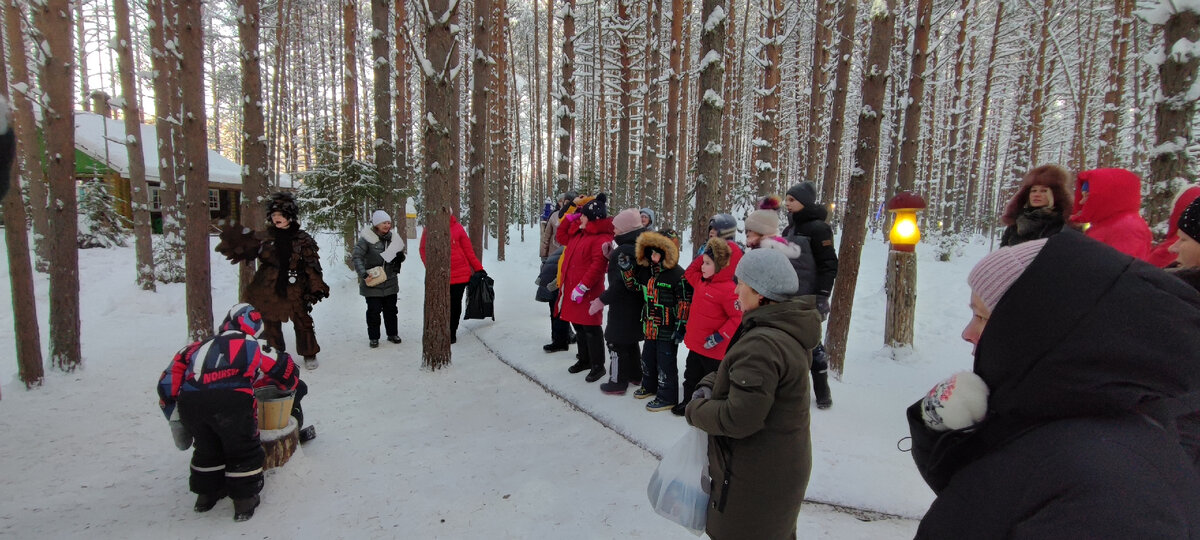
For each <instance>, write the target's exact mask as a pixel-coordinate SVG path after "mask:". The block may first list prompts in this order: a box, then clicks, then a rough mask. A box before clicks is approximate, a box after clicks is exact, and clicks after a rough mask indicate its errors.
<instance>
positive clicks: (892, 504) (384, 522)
mask: <svg viewBox="0 0 1200 540" xmlns="http://www.w3.org/2000/svg"><path fill="white" fill-rule="evenodd" d="M526 234H527V241H526V242H524V243H521V242H519V241H514V243H513V244H512V245H510V246H508V249H507V253H508V260H507V261H506V262H503V263H499V262H496V260H495V258H496V257H495V252H494V246H493V248H492V249H490V250H488V253H486V254H485V258H484V265H485V267H486V268H487V269H488V272H489V274H490V275H491V276H492V277H493V278H495V279H496V293H497V305H496V313H497V320H496V321H495V322H493V321H490V320H488V321H466V322H464V323H463V326H462V328H461V329H460V332H459V342H458V344H457V345H455V346H454V349H453V350H454V359H453V365H452V366H451V367H450V368H448V369H445V370H441V371H438V372H436V373H431V372H428V371H423V370H421V369H420V341H419V340H420V332H421V309H422V308H421V295H422V290H423V284H422V283H423V279H424V269H423V268H422V266H421V264H420V263H419V261H418V259H417V257H416V250H415V247H416V245H415V242H413V243H412V248H413V249H412V252H413V257H412V258H411V259H410V260H409V262H408V263H406V264H405V268H404V272H403V274H402V276H401V314H400V317H401V319H400V324H401V335H402V337H403V338H404V343H403V344H401V345H392V344H389V343H386V342H385V343H383V345H382V346H381V347H380V348H379V349H375V350H371V349H368V348H367V347H366V330H365V323H364V322H363V312H364V303H363V301H362V298H361V297H359V296H358V294H357V286H356V284H355V281H354V276H353V274H352V272H350V271H349V270H347V269H346V268H345V267H344V266H343V265H341V264H340V263H339V262H337V261H338V260H339V259H340V248H339V247H337V246H335V242H337V240H336V238H335V237H334V236H332V235H319V236H318V239H319V241H320V242H321V245H322V246H323V247H324V248H325V249H324V251H323V254H324V255H325V264H326V279H327V281H329V282H330V284H331V286H332V288H333V296H332V298H330V299H328V300H326V301H325V302H322V303H321V304H319V305H318V306H317V308H316V309H315V311H314V317H315V319H316V328H317V332H318V339H319V340H320V342H321V345H322V348H323V351H322V353H321V355H320V359H321V367H320V369H318V370H316V371H311V372H304V373H302V376H303V378H304V379H305V380H306V381H307V382H308V384H309V387H310V395H309V397H308V398H307V399H306V400H305V412H306V418H307V419H309V422H310V423H311V424H313V425H315V426H316V428H317V432H318V438H317V439H316V440H314V441H312V442H310V443H307V444H306V445H304V446H303V447H302V448H301V449H300V450H299V451H298V452H297V453H296V455H295V456H293V458H292V460H291V461H290V462H289V463H288V464H287V465H286V466H285V467H282V468H281V469H276V470H272V471H269V472H268V473H267V482H266V488H265V490H264V492H263V505H262V506H261V507H260V509H259V511H258V513H257V514H256V516H255V517H254V519H252V520H251V521H249V522H246V523H234V522H233V521H232V520H231V519H230V518H231V516H232V505H231V504H230V503H229V502H228V500H225V501H222V502H221V503H220V504H218V505H217V507H216V508H215V509H214V510H213V511H212V512H210V513H208V514H195V513H193V512H192V510H191V505H192V502H193V499H194V496H193V495H192V494H191V493H189V492H188V490H187V472H188V458H189V455H190V453H188V452H180V451H178V450H175V448H174V445H173V444H172V442H171V439H170V434H169V430H168V429H167V426H166V423H165V421H164V420H163V418H162V415H161V413H160V412H159V410H158V407H157V397H156V396H155V393H154V383H155V381H156V380H157V377H158V375H159V373H160V372H161V370H162V369H163V368H164V367H166V365H167V363H168V361H169V360H170V358H171V355H172V354H173V353H174V351H175V350H177V349H178V348H179V347H181V346H182V345H184V344H185V341H186V340H185V337H184V336H185V334H186V332H185V329H186V321H185V320H184V301H183V292H184V291H183V286H182V285H160V286H159V291H158V292H157V293H147V292H143V291H140V290H138V289H137V287H136V285H135V284H134V269H133V262H134V261H133V259H134V257H133V252H132V249H131V248H121V249H113V250H87V251H83V252H81V254H80V275H81V280H82V291H81V305H82V341H83V352H84V364H83V367H82V368H81V369H79V370H77V371H76V372H74V373H70V374H64V373H60V372H53V371H51V372H49V373H48V375H47V378H46V384H45V386H44V387H42V388H39V389H36V390H34V391H25V390H24V387H23V385H22V384H21V383H20V382H19V381H18V380H17V378H16V371H17V366H16V361H15V359H14V358H13V354H12V352H11V351H13V350H14V345H13V340H14V337H13V330H12V329H13V320H12V313H11V312H10V311H8V310H2V311H0V351H3V352H0V358H7V360H3V361H0V382H2V383H3V384H2V386H0V390H2V392H3V393H2V398H3V399H2V400H0V432H3V433H4V437H0V455H2V456H4V459H3V465H2V469H0V495H2V496H0V537H13V538H161V537H164V536H166V537H178V538H185V537H211V536H213V535H219V536H230V535H235V534H240V535H245V536H247V537H258V538H368V537H369V538H545V537H563V538H619V537H621V538H623V537H634V538H691V537H692V536H691V535H690V534H688V533H687V532H686V531H685V530H684V529H683V528H681V527H679V526H677V525H674V524H672V523H670V522H668V521H666V520H665V519H663V518H661V517H659V516H658V515H657V514H655V513H654V511H653V510H652V509H651V508H650V507H649V504H648V502H647V499H646V482H647V480H648V479H649V477H650V474H651V472H653V470H654V467H655V464H656V463H657V458H656V457H655V456H656V455H661V453H662V452H663V451H664V450H665V449H666V448H667V447H669V446H670V444H671V443H672V442H674V441H675V440H676V439H677V438H678V437H679V436H680V435H681V434H682V433H683V431H684V429H685V427H686V423H685V422H684V420H683V419H681V418H678V417H675V416H673V415H671V414H670V413H666V412H664V413H649V412H646V411H645V410H644V408H643V407H644V402H641V401H638V400H635V399H634V398H633V397H632V392H631V393H630V395H627V396H624V397H614V396H607V395H604V394H602V393H600V391H599V388H598V384H587V383H585V382H584V381H583V374H578V375H570V374H568V373H567V372H566V368H567V366H569V365H570V364H571V363H573V361H574V354H573V351H572V352H571V353H557V354H546V353H544V352H542V350H541V345H542V344H544V343H546V342H547V341H548V337H549V324H548V319H547V316H546V314H547V307H546V305H545V304H542V303H538V302H535V301H534V300H533V293H534V286H533V279H534V277H535V275H536V268H537V262H538V260H537V257H536V251H537V248H536V244H537V240H536V231H535V230H533V229H530V230H527V231H526ZM965 251H966V253H965V254H964V255H963V256H962V257H960V258H957V259H955V262H951V263H938V262H935V261H934V260H933V253H932V248H931V247H930V246H921V247H919V248H918V255H919V259H920V265H921V267H920V278H919V282H918V313H917V324H916V330H915V333H916V341H917V343H916V347H915V348H914V349H913V350H912V351H909V352H907V353H905V354H901V355H899V356H898V357H897V358H893V355H892V354H891V352H890V351H889V350H888V349H885V348H883V347H882V333H883V307H884V304H885V302H886V297H885V295H884V292H883V289H882V284H883V277H884V276H883V272H884V271H883V268H884V262H885V260H886V245H885V244H883V243H882V242H880V241H878V240H871V239H869V240H868V243H867V245H866V247H865V250H864V255H863V259H862V271H861V274H860V278H859V282H858V292H857V295H856V301H855V312H854V319H853V321H854V322H853V324H852V325H851V339H850V345H849V350H848V351H847V360H846V367H845V374H844V376H843V377H842V380H841V381H836V382H833V384H832V386H833V397H834V407H833V408H832V409H831V410H828V411H816V410H814V411H813V425H812V431H813V451H814V460H813V461H814V462H813V476H812V481H811V483H810V484H809V488H808V497H809V499H810V500H811V501H812V502H813V504H806V505H805V507H804V508H803V510H802V511H801V514H800V519H799V531H800V535H801V536H803V537H806V538H813V537H816V538H837V539H853V538H863V539H867V538H871V539H877V538H908V537H911V536H912V534H913V532H914V531H915V528H916V521H915V520H914V519H913V518H919V517H920V516H921V515H922V514H923V513H924V511H925V509H926V508H927V507H928V505H929V502H930V501H931V500H932V498H933V497H932V493H931V492H930V491H929V489H928V488H927V487H925V485H924V483H923V482H922V481H921V479H920V477H919V475H918V474H917V472H916V469H915V467H914V466H913V465H912V461H911V458H910V457H909V455H908V454H906V453H904V452H901V451H899V450H897V443H898V441H899V440H900V439H901V438H903V437H904V436H905V435H906V434H907V427H906V424H905V420H904V409H905V407H906V406H907V405H909V404H910V403H912V402H913V401H915V400H916V399H918V398H919V397H920V396H921V395H922V394H923V393H924V392H925V391H926V390H928V389H929V387H931V386H932V385H933V384H934V383H935V382H937V381H938V380H939V379H941V378H943V377H944V376H946V375H949V374H950V373H952V372H954V371H958V370H963V369H969V368H970V363H971V360H970V346H969V345H968V344H966V343H963V342H962V341H961V340H960V339H959V338H958V332H959V330H960V329H961V327H962V325H963V324H964V323H965V321H966V318H967V317H968V314H969V312H968V310H967V308H966V302H967V288H966V285H965V277H966V273H967V272H968V271H969V269H970V267H971V265H972V264H973V263H974V261H976V260H978V258H979V257H980V256H982V255H983V254H984V253H986V251H987V246H986V245H983V244H978V245H972V246H967V247H966V248H965ZM685 259H686V257H685ZM236 280H237V276H236V271H235V268H234V267H233V266H230V265H228V264H226V263H225V262H224V260H223V259H222V258H220V257H219V256H214V259H213V303H214V313H215V316H216V319H218V320H219V319H220V318H221V316H222V315H223V314H224V311H225V310H226V309H227V308H228V307H229V306H230V305H231V304H233V303H234V302H235V284H236ZM0 281H3V282H7V281H8V269H7V266H6V265H4V266H0ZM35 286H36V288H37V295H38V317H39V319H41V329H42V339H43V349H46V348H48V344H47V343H48V335H47V334H48V330H47V329H48V323H47V316H48V311H47V310H48V301H47V293H48V283H47V280H46V277H45V276H43V275H40V274H39V275H38V276H37V278H36V285H35ZM10 303H11V296H10V291H9V288H8V287H3V288H0V305H8V304H10ZM285 326H286V325H285ZM285 334H287V335H288V341H289V343H291V342H293V336H292V335H291V334H290V328H286V327H285ZM685 355H686V351H685V350H683V349H682V348H681V351H680V359H681V370H682V359H683V358H684V356H685ZM510 366H511V367H510ZM901 446H904V444H903V443H901ZM818 502H824V503H831V504H833V505H838V506H847V507H854V508H860V509H865V510H868V511H870V512H868V513H862V512H847V511H844V510H839V509H837V508H835V507H832V506H827V505H822V504H816V503H818ZM874 512H878V513H884V514H892V515H897V516H902V517H901V518H887V517H882V516H879V515H877V514H874Z"/></svg>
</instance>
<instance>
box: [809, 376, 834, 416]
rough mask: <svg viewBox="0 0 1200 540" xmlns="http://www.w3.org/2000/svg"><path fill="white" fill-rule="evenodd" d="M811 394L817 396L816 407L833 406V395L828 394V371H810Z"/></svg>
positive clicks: (826, 407) (825, 407)
mask: <svg viewBox="0 0 1200 540" xmlns="http://www.w3.org/2000/svg"><path fill="white" fill-rule="evenodd" d="M812 380H813V395H815V396H817V408H818V409H828V408H830V407H832V406H833V397H832V396H830V395H829V372H827V371H822V372H820V373H818V372H816V371H814V372H812Z"/></svg>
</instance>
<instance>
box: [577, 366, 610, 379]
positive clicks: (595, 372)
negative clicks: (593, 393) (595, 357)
mask: <svg viewBox="0 0 1200 540" xmlns="http://www.w3.org/2000/svg"><path fill="white" fill-rule="evenodd" d="M606 373H608V371H605V369H604V368H603V367H599V366H597V367H594V368H592V370H591V371H589V372H588V374H587V377H584V378H583V380H585V381H587V382H590V383H593V382H596V381H598V380H600V377H603V376H604V375H605V374H606Z"/></svg>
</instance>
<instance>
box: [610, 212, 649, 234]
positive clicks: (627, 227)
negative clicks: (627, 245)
mask: <svg viewBox="0 0 1200 540" xmlns="http://www.w3.org/2000/svg"><path fill="white" fill-rule="evenodd" d="M641 226H642V213H641V211H640V210H638V209H637V208H626V209H624V210H621V213H619V214H617V215H616V217H614V218H613V231H615V232H616V233H617V234H625V233H627V232H629V231H632V230H634V229H637V228H640V227H641Z"/></svg>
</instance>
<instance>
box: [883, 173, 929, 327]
mask: <svg viewBox="0 0 1200 540" xmlns="http://www.w3.org/2000/svg"><path fill="white" fill-rule="evenodd" d="M925 207H926V204H925V199H923V198H921V196H920V195H916V194H914V193H911V192H907V191H905V192H901V193H898V194H896V196H895V197H892V199H891V200H890V201H888V203H887V210H888V212H891V213H892V214H894V215H895V220H894V222H893V224H892V230H891V232H889V233H888V242H889V244H890V248H889V249H888V261H887V281H886V286H885V287H886V289H887V317H886V319H885V322H884V328H883V333H884V337H883V342H884V344H886V345H887V346H889V347H911V346H912V343H913V315H914V312H915V311H916V307H917V254H916V252H915V249H916V247H917V242H920V241H921V230H920V229H919V228H918V227H917V211H919V210H923V209H924V208H925Z"/></svg>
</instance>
